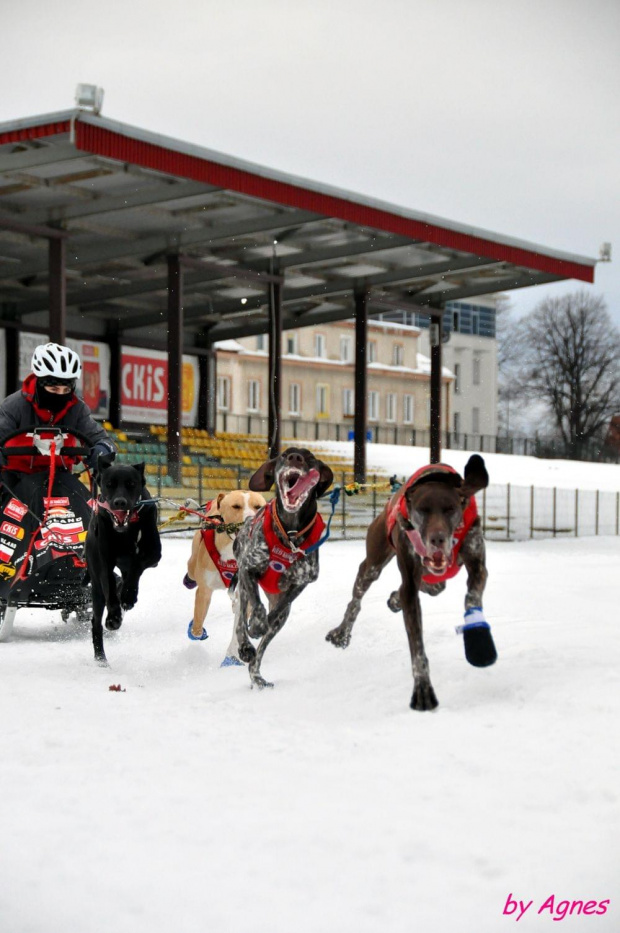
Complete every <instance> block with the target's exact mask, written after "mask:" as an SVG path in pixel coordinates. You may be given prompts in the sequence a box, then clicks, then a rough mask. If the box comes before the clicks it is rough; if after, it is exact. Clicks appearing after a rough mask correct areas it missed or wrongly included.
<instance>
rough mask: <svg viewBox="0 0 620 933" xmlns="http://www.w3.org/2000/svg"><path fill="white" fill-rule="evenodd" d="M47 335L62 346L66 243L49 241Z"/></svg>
mask: <svg viewBox="0 0 620 933" xmlns="http://www.w3.org/2000/svg"><path fill="white" fill-rule="evenodd" d="M48 242H49V305H50V308H49V325H50V326H49V334H50V341H51V342H52V343H60V344H64V343H65V340H66V338H67V276H66V255H67V249H66V241H65V239H64V237H58V238H56V237H52V238H50V239H49V241H48Z"/></svg>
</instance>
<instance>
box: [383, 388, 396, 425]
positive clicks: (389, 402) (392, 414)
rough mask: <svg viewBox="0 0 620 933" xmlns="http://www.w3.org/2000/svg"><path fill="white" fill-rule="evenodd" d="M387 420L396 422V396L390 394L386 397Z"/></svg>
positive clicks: (392, 393)
mask: <svg viewBox="0 0 620 933" xmlns="http://www.w3.org/2000/svg"><path fill="white" fill-rule="evenodd" d="M385 420H386V421H396V395H395V394H394V392H388V394H387V395H386V397H385Z"/></svg>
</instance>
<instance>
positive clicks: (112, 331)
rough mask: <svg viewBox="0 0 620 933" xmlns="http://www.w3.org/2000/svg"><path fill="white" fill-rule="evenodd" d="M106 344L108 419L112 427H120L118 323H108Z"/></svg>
mask: <svg viewBox="0 0 620 933" xmlns="http://www.w3.org/2000/svg"><path fill="white" fill-rule="evenodd" d="M106 342H107V344H108V347H109V348H110V403H109V406H108V419H109V420H110V422H111V423H112V426H113V427H115V428H119V427H120V425H121V335H120V330H119V326H118V321H110V322H109V323H108V327H107V335H106Z"/></svg>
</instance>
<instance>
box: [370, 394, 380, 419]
mask: <svg viewBox="0 0 620 933" xmlns="http://www.w3.org/2000/svg"><path fill="white" fill-rule="evenodd" d="M368 420H369V421H378V420H379V393H378V392H374V391H373V392H369V393H368Z"/></svg>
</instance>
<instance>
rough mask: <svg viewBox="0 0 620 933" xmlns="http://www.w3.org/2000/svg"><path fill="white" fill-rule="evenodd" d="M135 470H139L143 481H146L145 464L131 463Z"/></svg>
mask: <svg viewBox="0 0 620 933" xmlns="http://www.w3.org/2000/svg"><path fill="white" fill-rule="evenodd" d="M131 465H132V467H133V468H134V470H137V471H138V473H139V474H140V476H141V477H142V482H144V464H143V463H132V464H131Z"/></svg>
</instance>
